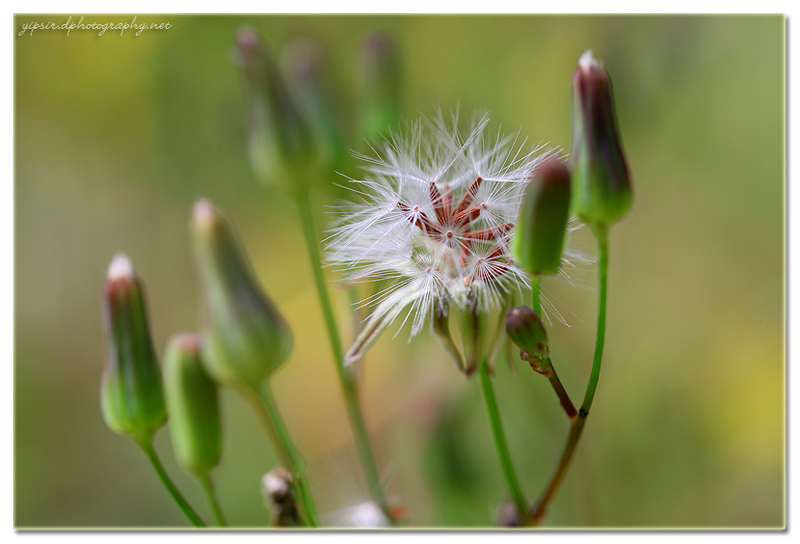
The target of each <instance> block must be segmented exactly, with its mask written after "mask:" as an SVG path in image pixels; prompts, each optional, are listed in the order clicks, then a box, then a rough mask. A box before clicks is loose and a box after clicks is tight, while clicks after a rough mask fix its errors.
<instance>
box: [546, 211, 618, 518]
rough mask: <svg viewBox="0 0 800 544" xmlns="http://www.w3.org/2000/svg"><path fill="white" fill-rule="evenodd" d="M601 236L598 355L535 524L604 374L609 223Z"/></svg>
mask: <svg viewBox="0 0 800 544" xmlns="http://www.w3.org/2000/svg"><path fill="white" fill-rule="evenodd" d="M594 233H595V236H596V237H597V244H598V246H599V248H600V294H599V299H600V300H599V304H598V309H597V336H596V338H595V344H594V359H593V361H592V372H591V374H590V376H589V383H588V385H587V386H586V396H584V398H583V405H582V406H581V409H580V411H579V412H578V417H576V418H573V419H572V426H571V427H570V430H569V436H568V437H567V443H566V445H565V446H564V451H563V452H562V453H561V459H560V460H559V462H558V465H557V466H556V469H555V471H554V472H553V475H552V476H551V478H550V481H549V482H548V484H547V487H545V489H544V491H543V492H542V494H541V495H540V497H539V500H538V501H536V506H535V507H534V508H533V509H532V510H531V519H532V521H533V523H534V524H538V523H539V522H540V521H541V520H542V518H544V515H545V512H546V510H547V506H548V504H549V503H550V501H551V500H552V499H553V496H554V495H555V493H556V491H557V490H558V487H559V485H560V484H561V481H562V480H563V479H564V476H565V475H566V473H567V469H568V468H569V464H570V461H571V460H572V455H573V454H574V453H575V448H576V447H577V445H578V440H579V439H580V437H581V433H582V432H583V427H584V425H585V424H586V417H587V416H588V415H589V409H590V408H591V406H592V401H593V400H594V394H595V391H596V390H597V382H598V380H599V378H600V363H601V361H602V360H603V345H604V343H605V334H606V297H607V293H608V229H607V227H602V226H600V227H597V228H595V229H594Z"/></svg>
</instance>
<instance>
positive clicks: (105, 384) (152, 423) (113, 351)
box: [101, 254, 167, 446]
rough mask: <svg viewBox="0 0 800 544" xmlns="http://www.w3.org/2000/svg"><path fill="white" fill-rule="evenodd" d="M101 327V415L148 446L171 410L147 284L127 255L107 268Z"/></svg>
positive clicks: (110, 423)
mask: <svg viewBox="0 0 800 544" xmlns="http://www.w3.org/2000/svg"><path fill="white" fill-rule="evenodd" d="M103 326H104V329H105V336H106V348H107V352H106V366H105V369H104V371H103V379H102V387H101V405H102V409H103V417H104V418H105V421H106V424H108V426H109V427H110V428H111V430H113V431H114V432H117V433H120V434H127V435H130V436H131V437H132V438H133V439H134V440H136V441H137V442H138V443H139V444H141V445H142V446H146V445H149V444H150V443H151V442H152V440H153V436H154V435H155V433H156V431H157V430H158V429H160V428H161V426H162V425H164V422H165V421H166V419H167V412H166V407H165V404H164V390H163V385H162V383H161V369H160V368H159V366H158V359H157V358H156V352H155V350H154V349H153V341H152V339H151V337H150V326H149V323H148V319H147V308H146V307H145V294H144V286H143V285H142V282H141V280H140V279H139V277H138V276H136V275H135V274H134V272H133V266H132V265H131V261H130V259H128V257H127V256H125V255H123V254H118V255H117V256H115V257H114V259H113V260H112V261H111V265H110V266H109V267H108V277H107V279H106V282H105V285H104V286H103Z"/></svg>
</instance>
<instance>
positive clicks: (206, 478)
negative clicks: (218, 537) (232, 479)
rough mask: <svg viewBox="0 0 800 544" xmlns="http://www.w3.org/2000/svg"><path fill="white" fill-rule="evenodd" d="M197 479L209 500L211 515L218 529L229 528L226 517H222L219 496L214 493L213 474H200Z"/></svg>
mask: <svg viewBox="0 0 800 544" xmlns="http://www.w3.org/2000/svg"><path fill="white" fill-rule="evenodd" d="M197 477H198V478H199V479H200V484H201V486H202V487H203V493H205V495H206V500H208V506H209V508H210V509H211V515H213V516H214V523H216V524H217V526H218V527H227V523H225V517H224V516H223V515H222V509H221V508H220V506H219V500H217V494H216V492H215V491H214V482H213V481H212V480H211V474H209V473H205V474H200V475H198V476H197Z"/></svg>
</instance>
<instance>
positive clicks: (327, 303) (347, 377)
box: [296, 189, 393, 520]
mask: <svg viewBox="0 0 800 544" xmlns="http://www.w3.org/2000/svg"><path fill="white" fill-rule="evenodd" d="M296 196H297V206H298V208H299V210H300V219H301V223H302V225H303V237H304V238H305V242H306V249H307V251H308V258H309V260H310V261H311V270H312V271H313V273H314V284H315V285H316V288H317V296H318V297H319V302H320V306H321V307H322V314H323V317H324V318H325V325H326V328H327V331H328V341H329V342H330V345H331V351H332V352H333V358H334V361H335V363H336V372H337V374H338V376H339V383H340V384H341V387H342V394H343V396H344V401H345V406H346V408H347V415H348V417H349V419H350V426H351V428H352V429H353V437H354V439H355V443H356V448H357V449H358V455H359V457H360V458H361V464H362V466H363V468H364V475H365V476H366V479H367V485H369V489H370V494H371V495H372V498H373V500H374V501H375V502H376V503H377V504H378V506H379V507H380V509H381V510H382V511H383V513H384V515H385V516H386V518H387V519H389V520H392V519H393V518H392V516H391V514H390V512H389V503H388V501H387V500H386V495H385V494H384V492H383V484H382V483H381V478H380V474H379V472H378V465H377V463H376V462H375V456H374V455H373V452H372V446H371V444H370V441H369V435H368V434H367V425H366V423H365V421H364V415H363V414H362V412H361V405H360V403H359V395H358V381H357V377H356V376H355V375H354V374H353V373H352V372H350V370H349V369H348V368H347V367H345V366H344V350H343V349H342V343H341V340H340V336H339V328H338V325H337V323H336V316H335V314H334V312H333V305H332V304H331V299H330V296H329V294H328V287H327V283H326V282H325V277H324V275H323V273H322V259H321V258H320V252H319V244H318V243H317V234H316V228H315V226H314V216H313V213H312V211H311V200H310V198H309V194H308V191H307V190H306V189H298V191H297V195H296Z"/></svg>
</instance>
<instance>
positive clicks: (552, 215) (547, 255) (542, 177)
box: [510, 156, 570, 275]
mask: <svg viewBox="0 0 800 544" xmlns="http://www.w3.org/2000/svg"><path fill="white" fill-rule="evenodd" d="M569 200H570V183H569V169H568V168H567V165H566V164H565V163H564V162H563V161H562V160H561V159H560V158H559V157H555V156H553V157H550V158H548V159H547V160H545V161H544V162H542V164H541V165H540V166H539V167H538V168H537V169H536V172H535V173H534V175H533V179H532V180H531V181H530V183H528V187H527V188H526V189H525V198H524V199H523V201H522V206H521V208H520V213H519V219H518V220H517V226H516V229H515V230H514V235H513V237H512V238H511V248H510V249H511V254H512V255H513V257H514V261H515V262H516V263H517V264H518V265H519V266H520V267H521V268H523V269H524V270H526V271H527V272H529V273H530V274H537V275H538V274H555V273H556V272H558V269H559V267H560V266H561V254H562V253H563V251H564V238H565V236H566V232H567V221H568V220H569Z"/></svg>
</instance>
